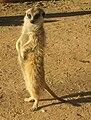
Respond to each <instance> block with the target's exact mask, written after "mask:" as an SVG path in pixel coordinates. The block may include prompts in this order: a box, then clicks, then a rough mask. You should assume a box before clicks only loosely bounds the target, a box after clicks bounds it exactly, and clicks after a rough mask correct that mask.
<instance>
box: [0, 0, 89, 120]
mask: <svg viewBox="0 0 91 120" xmlns="http://www.w3.org/2000/svg"><path fill="white" fill-rule="evenodd" d="M35 4H39V6H40V7H42V8H43V9H44V10H45V12H46V18H45V24H44V27H45V31H46V47H45V78H46V82H47V83H48V85H49V86H50V88H51V89H52V90H53V91H54V92H55V93H56V94H57V95H58V96H60V97H63V98H64V99H65V100H67V101H68V103H61V102H59V101H57V100H55V99H53V98H52V97H51V96H50V95H49V94H48V93H46V92H45V93H44V95H43V97H42V98H41V99H42V100H41V101H40V103H39V110H38V111H36V112H32V111H31V106H32V104H33V103H32V102H29V103H25V102H24V98H25V97H28V96H29V94H28V92H27V91H26V89H25V83H24V80H23V76H22V73H21V70H20V66H19V64H18V60H17V51H16V48H15V44H16V41H17V39H18V38H19V36H20V34H21V27H22V23H23V16H24V14H25V10H27V9H28V8H30V7H32V6H33V5H35ZM0 120H91V0H58V1H56V0H55V1H54V0H48V1H46V0H45V1H42V2H24V3H10V4H0Z"/></svg>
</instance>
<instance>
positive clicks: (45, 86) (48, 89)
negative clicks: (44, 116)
mask: <svg viewBox="0 0 91 120" xmlns="http://www.w3.org/2000/svg"><path fill="white" fill-rule="evenodd" d="M44 88H45V90H47V91H48V92H49V93H50V94H51V95H52V96H53V97H54V98H55V99H57V100H59V101H61V102H66V101H65V100H63V99H62V98H60V97H58V96H57V95H56V94H55V93H54V92H53V91H52V90H51V89H50V88H49V87H48V85H47V84H46V83H45V84H44Z"/></svg>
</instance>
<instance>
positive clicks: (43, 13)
mask: <svg viewBox="0 0 91 120" xmlns="http://www.w3.org/2000/svg"><path fill="white" fill-rule="evenodd" d="M40 11H41V13H42V16H43V17H45V12H44V10H43V9H40Z"/></svg>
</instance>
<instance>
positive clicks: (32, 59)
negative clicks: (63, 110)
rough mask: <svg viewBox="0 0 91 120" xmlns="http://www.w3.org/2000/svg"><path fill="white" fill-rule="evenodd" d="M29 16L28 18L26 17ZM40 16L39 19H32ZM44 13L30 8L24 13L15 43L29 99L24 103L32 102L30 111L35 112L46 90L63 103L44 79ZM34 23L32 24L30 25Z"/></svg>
mask: <svg viewBox="0 0 91 120" xmlns="http://www.w3.org/2000/svg"><path fill="white" fill-rule="evenodd" d="M29 14H30V15H31V17H30V18H28V16H27V15H29ZM36 14H40V15H39V17H38V16H37V19H35V18H36V17H34V16H35V15H36ZM43 16H44V11H43V10H42V9H40V8H32V9H29V10H27V11H26V15H25V17H24V25H23V29H22V34H21V36H20V38H19V39H18V41H17V43H16V49H17V51H18V58H19V63H20V66H21V69H22V72H23V75H24V79H25V83H26V88H27V90H28V91H29V93H30V95H31V97H30V98H25V101H31V100H34V101H35V102H34V105H33V107H32V110H37V108H38V102H39V96H40V93H41V90H43V89H46V90H47V91H48V92H49V93H50V94H51V95H52V96H53V97H54V98H56V99H58V100H61V101H63V99H61V98H59V97H58V96H56V95H55V93H54V92H53V91H52V90H51V89H50V88H49V87H48V86H47V84H46V82H45V77H44V60H43V59H44V45H45V32H44V28H43ZM31 21H32V22H34V23H31Z"/></svg>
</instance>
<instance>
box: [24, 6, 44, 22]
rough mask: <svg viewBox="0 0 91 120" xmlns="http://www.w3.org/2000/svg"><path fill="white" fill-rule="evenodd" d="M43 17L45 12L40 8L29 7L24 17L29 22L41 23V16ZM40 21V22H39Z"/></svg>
mask: <svg viewBox="0 0 91 120" xmlns="http://www.w3.org/2000/svg"><path fill="white" fill-rule="evenodd" d="M44 17H45V12H44V11H43V10H42V9H40V8H34V9H33V8H32V9H31V8H30V9H29V10H27V11H26V18H27V20H29V21H30V23H31V24H36V23H43V18H44ZM40 21H41V22H40Z"/></svg>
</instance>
